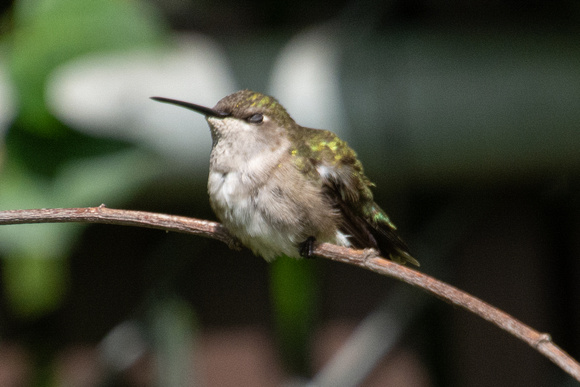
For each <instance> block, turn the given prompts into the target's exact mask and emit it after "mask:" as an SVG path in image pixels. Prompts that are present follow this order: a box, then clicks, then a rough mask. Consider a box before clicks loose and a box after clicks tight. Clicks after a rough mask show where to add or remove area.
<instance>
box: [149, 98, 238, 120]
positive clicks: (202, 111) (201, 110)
mask: <svg viewBox="0 0 580 387" xmlns="http://www.w3.org/2000/svg"><path fill="white" fill-rule="evenodd" d="M151 99H152V100H154V101H158V102H163V103H170V104H172V105H177V106H181V107H184V108H186V109H189V110H193V111H194V112H198V113H200V114H203V115H204V116H206V117H218V118H223V117H227V116H229V115H230V114H229V113H225V112H220V111H217V110H214V109H211V108H208V107H205V106H201V105H196V104H193V103H189V102H183V101H178V100H176V99H170V98H164V97H151Z"/></svg>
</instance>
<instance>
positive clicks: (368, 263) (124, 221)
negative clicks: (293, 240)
mask: <svg viewBox="0 0 580 387" xmlns="http://www.w3.org/2000/svg"><path fill="white" fill-rule="evenodd" d="M63 222H86V223H105V224H117V225H124V226H138V227H148V228H156V229H160V230H166V231H176V232H181V233H187V234H193V235H198V236H202V237H205V238H211V239H217V240H219V241H221V242H223V243H225V244H227V245H228V246H229V247H230V248H233V249H236V250H239V249H240V248H241V246H240V244H239V242H238V241H237V240H236V239H235V238H233V237H232V236H231V235H230V234H229V233H228V232H227V230H226V229H225V228H224V227H223V226H222V225H221V224H219V223H216V222H210V221H206V220H199V219H193V218H187V217H183V216H174V215H165V214H157V213H151V212H143V211H127V210H115V209H111V208H106V207H105V206H104V205H101V206H99V207H88V208H54V209H37V210H12V211H0V225H8V224H24V223H63ZM314 255H316V256H318V257H322V258H327V259H331V260H333V261H339V262H344V263H348V264H351V265H355V266H359V267H362V268H365V269H367V270H371V271H374V272H376V273H379V274H382V275H386V276H388V277H392V278H396V279H398V280H400V281H403V282H406V283H408V284H410V285H413V286H415V287H418V288H420V289H423V290H424V291H426V292H428V293H431V294H433V295H435V296H437V297H439V298H442V299H443V300H445V301H447V302H449V303H451V304H453V305H457V306H459V307H461V308H463V309H466V310H468V311H470V312H472V313H474V314H476V315H478V316H480V317H481V318H483V319H485V320H487V321H489V322H491V323H492V324H495V325H496V326H498V327H499V328H501V329H503V330H504V331H506V332H508V333H510V334H511V335H513V336H515V337H517V338H518V339H520V340H522V341H524V342H526V343H528V345H530V346H531V347H532V348H534V349H536V350H537V351H538V352H540V353H542V354H543V355H544V356H546V357H547V358H548V359H550V360H551V361H552V362H554V363H555V364H556V365H557V366H559V367H560V368H562V369H563V370H564V371H566V372H567V373H568V374H570V375H571V376H572V377H573V378H574V379H576V380H577V381H579V382H580V364H579V363H578V362H577V361H576V360H574V359H573V358H572V357H570V355H568V354H567V353H566V352H564V351H563V350H562V349H561V348H560V347H558V346H557V345H556V344H554V342H553V341H552V339H551V337H550V335H549V334H547V333H540V332H538V331H536V330H534V329H532V328H531V327H529V326H527V325H526V324H524V323H522V322H520V321H518V320H517V319H515V318H513V317H512V316H510V315H509V314H507V313H505V312H503V311H501V310H500V309H498V308H496V307H494V306H491V305H489V304H487V303H486V302H484V301H482V300H480V299H478V298H476V297H474V296H471V295H470V294H468V293H466V292H464V291H461V290H459V289H457V288H455V287H453V286H451V285H449V284H446V283H445V282H442V281H439V280H437V279H435V278H433V277H431V276H428V275H426V274H423V273H421V272H418V271H416V270H413V269H410V268H408V267H406V266H402V265H399V264H396V263H394V262H392V261H389V260H386V259H383V258H381V257H379V256H378V255H377V253H376V252H375V251H374V250H354V249H349V248H346V247H340V246H336V245H332V244H329V243H321V244H318V245H316V247H315V249H314Z"/></svg>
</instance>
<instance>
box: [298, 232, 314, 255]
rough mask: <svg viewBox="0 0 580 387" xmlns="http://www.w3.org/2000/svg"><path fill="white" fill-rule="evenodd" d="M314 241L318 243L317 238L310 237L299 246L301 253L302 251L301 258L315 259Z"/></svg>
mask: <svg viewBox="0 0 580 387" xmlns="http://www.w3.org/2000/svg"><path fill="white" fill-rule="evenodd" d="M314 241H316V238H314V237H313V236H311V237H308V239H306V240H305V241H304V242H302V243H300V246H299V251H300V256H301V257H303V258H314V256H313V253H314Z"/></svg>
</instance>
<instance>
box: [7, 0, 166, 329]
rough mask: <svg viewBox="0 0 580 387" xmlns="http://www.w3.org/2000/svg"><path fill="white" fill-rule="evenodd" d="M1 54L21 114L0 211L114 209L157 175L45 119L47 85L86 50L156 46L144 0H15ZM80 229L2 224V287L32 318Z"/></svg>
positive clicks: (134, 152)
mask: <svg viewBox="0 0 580 387" xmlns="http://www.w3.org/2000/svg"><path fill="white" fill-rule="evenodd" d="M10 17H11V22H10V23H9V24H10V26H11V30H9V31H7V33H6V34H5V35H4V36H3V37H2V39H1V41H0V53H1V54H0V55H2V57H3V59H4V60H3V63H4V65H5V66H6V70H7V72H8V74H9V77H10V80H11V81H12V83H13V89H14V90H15V94H16V99H17V101H18V102H17V105H18V108H19V110H18V114H17V116H16V119H15V122H14V123H13V124H12V125H11V127H10V128H9V132H8V135H7V137H6V139H5V149H6V152H5V154H4V155H3V156H4V158H5V159H4V160H2V161H1V162H0V167H1V169H0V182H1V184H0V208H1V209H3V210H8V209H24V208H43V207H44V208H54V207H75V206H79V207H81V206H94V205H99V204H101V203H103V202H104V203H106V204H107V205H110V206H113V205H120V204H122V203H123V202H124V201H126V200H127V199H129V198H130V197H131V196H132V195H134V194H135V192H136V189H137V188H138V187H139V186H140V185H142V184H143V183H144V182H146V181H148V180H150V179H151V178H153V177H154V176H156V175H157V174H158V173H159V172H160V171H159V167H158V166H157V165H158V163H156V162H155V158H154V156H153V155H152V154H150V153H148V152H146V151H143V150H140V149H137V148H135V147H133V146H132V145H131V144H123V143H120V142H117V141H112V140H108V139H97V138H93V137H90V136H87V135H83V134H80V133H79V132H76V131H75V130H74V129H73V128H68V127H67V126H65V125H64V124H62V123H61V122H59V121H58V120H57V119H56V118H55V117H54V116H52V115H51V113H50V111H49V110H48V108H47V101H46V100H45V84H46V81H47V78H48V77H49V76H50V75H51V73H52V72H53V71H54V70H55V69H56V68H57V67H58V66H59V65H61V64H63V63H66V62H67V61H70V60H72V59H74V58H77V57H79V56H81V55H83V54H88V53H95V52H99V51H102V52H110V51H112V50H126V49H131V48H138V47H148V46H154V45H158V44H159V43H160V42H161V41H162V39H163V38H164V37H165V31H166V29H165V26H164V24H163V23H162V22H161V20H159V19H158V18H157V17H156V14H155V13H154V12H153V10H152V9H150V8H149V7H148V6H147V3H145V2H130V1H116V0H56V1H54V0H50V1H49V0H40V1H39V0H19V1H16V2H15V3H14V6H13V9H12V12H11V14H10ZM82 229H83V227H82V226H81V225H72V224H53V225H27V226H10V227H3V228H2V230H1V232H0V254H2V257H3V271H2V275H3V278H2V284H3V286H4V290H5V294H6V296H7V298H8V301H9V305H10V307H11V309H12V310H13V312H15V313H16V315H18V316H20V317H22V318H25V317H28V318H35V317H39V316H41V315H42V314H44V313H46V312H48V311H50V310H53V309H54V308H56V307H58V306H59V305H60V303H61V301H62V298H63V296H64V294H66V283H67V278H68V274H67V273H68V267H67V260H66V258H67V255H68V254H69V253H70V250H71V248H72V246H74V241H75V238H76V237H77V236H78V235H79V232H80V231H81V230H82Z"/></svg>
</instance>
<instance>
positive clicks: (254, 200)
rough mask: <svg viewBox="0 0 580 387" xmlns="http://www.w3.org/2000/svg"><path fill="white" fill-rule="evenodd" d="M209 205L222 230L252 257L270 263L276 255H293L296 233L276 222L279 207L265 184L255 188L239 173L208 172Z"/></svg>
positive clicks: (294, 254)
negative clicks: (243, 246)
mask: <svg viewBox="0 0 580 387" xmlns="http://www.w3.org/2000/svg"><path fill="white" fill-rule="evenodd" d="M208 191H209V196H210V203H211V206H212V208H213V210H214V211H215V213H216V215H217V216H218V218H219V219H220V220H221V222H222V223H223V224H224V225H225V226H226V228H227V229H228V230H229V231H230V232H231V233H232V234H233V235H234V236H236V237H237V238H238V239H240V241H241V242H242V243H243V244H244V245H246V246H247V247H249V248H250V249H251V250H252V251H254V253H256V254H258V255H261V256H263V257H264V258H265V259H267V260H271V259H273V258H275V257H276V256H278V255H281V254H286V255H289V256H296V255H297V241H298V239H299V236H298V235H299V234H300V230H299V229H294V230H293V229H292V225H290V224H289V223H284V222H280V221H279V216H278V215H279V214H277V213H276V212H275V211H277V209H278V208H281V207H282V208H283V207H288V206H289V203H283V202H282V203H281V201H284V199H283V198H280V197H276V194H275V193H274V192H272V191H271V188H270V186H269V185H268V184H262V185H256V184H255V183H254V182H253V181H252V178H251V177H250V176H248V175H246V174H244V173H242V172H239V171H231V172H215V171H214V172H210V176H209V181H208Z"/></svg>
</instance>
